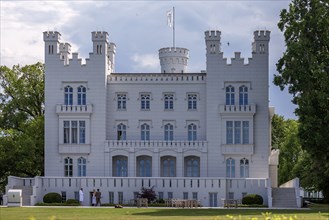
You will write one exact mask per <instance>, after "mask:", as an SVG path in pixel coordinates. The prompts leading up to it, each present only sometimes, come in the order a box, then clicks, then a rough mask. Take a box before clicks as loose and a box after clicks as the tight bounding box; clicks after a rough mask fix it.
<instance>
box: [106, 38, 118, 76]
mask: <svg viewBox="0 0 329 220" xmlns="http://www.w3.org/2000/svg"><path fill="white" fill-rule="evenodd" d="M115 52H116V45H115V43H113V42H110V44H109V47H108V48H107V54H108V62H109V69H110V72H111V73H114V72H115Z"/></svg>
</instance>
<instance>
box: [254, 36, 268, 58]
mask: <svg viewBox="0 0 329 220" xmlns="http://www.w3.org/2000/svg"><path fill="white" fill-rule="evenodd" d="M270 33H271V32H270V31H266V30H265V31H264V30H257V31H255V32H254V42H253V43H252V53H253V54H267V55H268V54H269V47H268V45H269V41H270Z"/></svg>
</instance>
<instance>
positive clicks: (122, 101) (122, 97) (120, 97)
mask: <svg viewBox="0 0 329 220" xmlns="http://www.w3.org/2000/svg"><path fill="white" fill-rule="evenodd" d="M117 101H118V110H126V104H127V96H126V94H117Z"/></svg>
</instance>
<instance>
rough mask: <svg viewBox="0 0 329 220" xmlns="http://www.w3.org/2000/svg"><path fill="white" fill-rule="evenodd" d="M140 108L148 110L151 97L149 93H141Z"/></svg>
mask: <svg viewBox="0 0 329 220" xmlns="http://www.w3.org/2000/svg"><path fill="white" fill-rule="evenodd" d="M140 97H141V109H142V110H149V109H150V100H151V97H150V95H149V94H141V96H140Z"/></svg>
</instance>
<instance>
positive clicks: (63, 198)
mask: <svg viewBox="0 0 329 220" xmlns="http://www.w3.org/2000/svg"><path fill="white" fill-rule="evenodd" d="M61 194H62V202H66V191H62V192H61ZM78 201H79V198H78Z"/></svg>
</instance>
